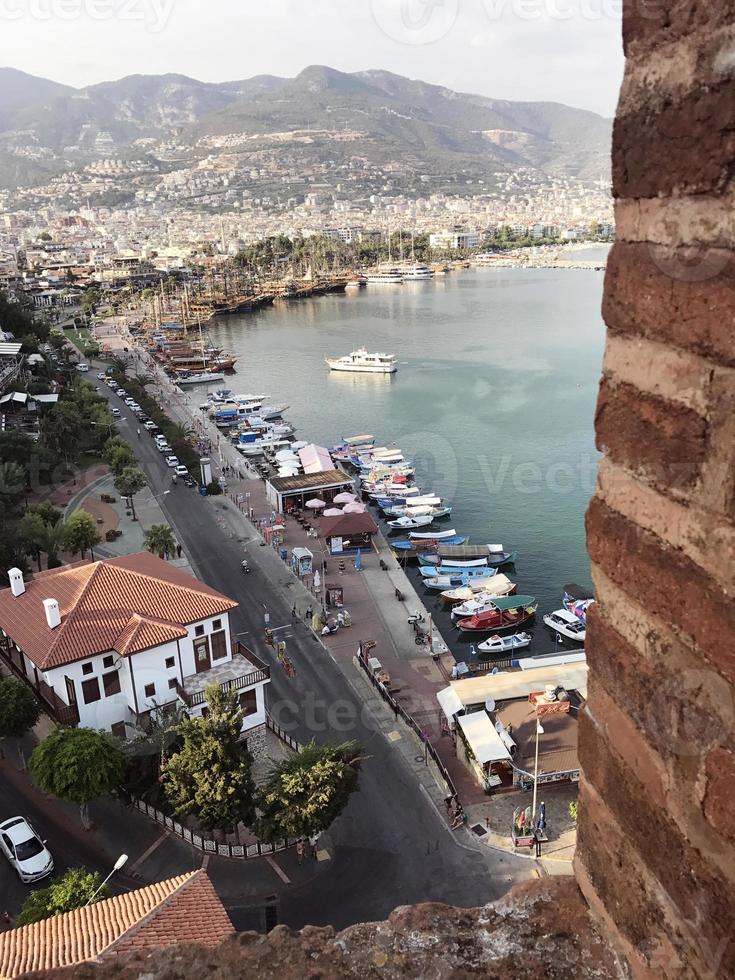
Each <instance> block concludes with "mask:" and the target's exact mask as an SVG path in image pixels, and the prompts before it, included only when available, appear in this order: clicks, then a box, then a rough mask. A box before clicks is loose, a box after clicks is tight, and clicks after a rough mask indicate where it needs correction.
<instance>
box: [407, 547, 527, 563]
mask: <svg viewBox="0 0 735 980" xmlns="http://www.w3.org/2000/svg"><path fill="white" fill-rule="evenodd" d="M517 557H518V552H517V551H510V552H508V551H503V546H502V545H496V544H470V545H440V546H439V548H437V550H436V553H435V554H425V555H419V563H420V564H421V565H441V564H443V563H444V562H445V561H451V560H457V561H464V560H467V561H470V560H472V559H477V558H484V559H485V560H486V562H487V564H488V565H490V566H491V567H493V568H500V566H501V565H511V564H512V563H513V562H514V561H515V560H516V558H517Z"/></svg>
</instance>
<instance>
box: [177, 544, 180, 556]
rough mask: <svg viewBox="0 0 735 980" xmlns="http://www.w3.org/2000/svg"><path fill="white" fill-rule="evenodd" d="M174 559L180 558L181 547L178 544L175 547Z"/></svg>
mask: <svg viewBox="0 0 735 980" xmlns="http://www.w3.org/2000/svg"><path fill="white" fill-rule="evenodd" d="M176 557H177V558H181V545H180V544H177V545H176Z"/></svg>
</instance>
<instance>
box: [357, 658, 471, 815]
mask: <svg viewBox="0 0 735 980" xmlns="http://www.w3.org/2000/svg"><path fill="white" fill-rule="evenodd" d="M355 659H356V660H357V662H358V664H359V665H360V667H362V669H363V671H364V672H365V675H366V676H367V678H368V680H369V681H370V683H371V684H372V685H373V687H374V688H375V690H376V691H377V692H378V694H380V696H381V697H382V699H383V700H384V701H385V703H386V704H387V705H388V706H389V707H390V708H391V709H392V711H393V712H394V714H395V715H396V717H398V715H400V716H401V718H402V719H403V720H404V721H405V723H406V724H407V725H408V727H409V728H411V729H412V730H413V731H414V732H415V733H416V735H418V737H419V739H420V740H421V742H422V744H423V745H424V749H425V751H426V754H427V756H428V757H429V758H430V759H431V760H432V762H433V763H434V764H435V766H436V768H437V769H438V770H439V775H440V776H441V778H442V779H443V780H444V783H445V785H446V787H447V796H448V797H451V798H452V799H456V800H458V799H459V794H458V793H457V788H456V787H455V785H454V781H453V780H452V777H451V776H450V775H449V772H448V770H447V767H446V766H445V765H444V763H443V762H442V760H441V758H440V757H439V753H438V752H437V751H436V749H435V748H434V746H433V745H432V744H431V742H430V741H429V737H428V735H427V734H426V732H424V730H423V729H422V728H421V726H420V725H419V723H418V722H417V721H416V719H415V718H413V717H412V716H411V715H410V714H409V713H408V712H407V711H406V709H405V708H404V707H403V706H402V705H400V704H399V703H398V701H396V699H395V698H394V697H393V696H392V695H391V693H390V692H389V691H388V689H387V688H386V686H385V684H382V683H381V682H380V681H379V680H378V678H377V677H376V676H375V675H374V674H373V672H372V671H371V670H370V668H369V667H368V665H367V663H366V662H365V661H364V660H363V658H362V657H360V656H358V657H356V658H355Z"/></svg>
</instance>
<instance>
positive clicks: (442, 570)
mask: <svg viewBox="0 0 735 980" xmlns="http://www.w3.org/2000/svg"><path fill="white" fill-rule="evenodd" d="M437 547H438V545H437ZM489 567H490V566H489V565H488V563H487V559H485V558H476V559H475V560H474V561H443V562H442V563H441V565H422V566H421V568H419V574H420V575H423V576H424V577H425V578H431V576H432V575H436V574H437V573H439V574H447V575H453V574H454V573H455V572H466V571H473V570H475V569H478V568H489Z"/></svg>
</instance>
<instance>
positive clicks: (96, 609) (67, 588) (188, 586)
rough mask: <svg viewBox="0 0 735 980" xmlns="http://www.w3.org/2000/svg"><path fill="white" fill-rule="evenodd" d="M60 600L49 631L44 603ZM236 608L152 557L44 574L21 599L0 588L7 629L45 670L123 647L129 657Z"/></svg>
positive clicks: (0, 612) (1, 618)
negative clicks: (53, 626)
mask: <svg viewBox="0 0 735 980" xmlns="http://www.w3.org/2000/svg"><path fill="white" fill-rule="evenodd" d="M49 598H53V599H56V600H57V601H58V603H59V608H60V610H61V625H60V626H58V627H57V628H56V629H54V630H52V629H49V626H48V624H47V622H46V613H45V611H44V608H43V600H44V599H49ZM236 607H237V603H236V602H233V600H232V599H228V598H227V597H226V596H223V595H222V594H221V593H219V592H217V591H215V590H214V589H211V588H210V587H209V586H208V585H204V584H203V583H202V582H199V581H197V579H195V578H192V577H191V576H190V575H186V574H185V573H183V572H180V571H179V570H178V569H176V568H172V567H171V565H170V564H169V563H168V562H165V561H163V559H161V558H158V557H156V556H155V555H151V554H148V553H147V552H144V553H141V554H137V555H126V556H125V557H123V558H113V559H110V560H108V561H97V562H77V563H76V564H74V565H66V566H64V567H63V568H59V569H53V570H52V571H47V572H42V573H41V574H40V575H36V576H34V577H33V578H32V579H31V580H30V581H28V582H27V583H26V591H25V593H24V594H23V595H21V596H18V597H17V598H15V597H14V596H13V594H12V593H11V591H10V589H3V590H2V591H0V627H2V628H3V629H4V630H5V632H6V633H7V634H8V636H9V637H11V639H12V640H14V641H15V642H16V643H17V644H18V646H19V647H20V649H21V650H23V651H24V653H26V654H27V655H28V657H30V659H31V660H32V661H33V662H34V663H35V664H36V666H37V667H40V668H41V669H42V670H49V669H51V668H53V667H59V666H61V665H63V664H67V663H72V662H74V661H75V660H82V659H84V658H85V657H91V656H94V655H95V654H98V653H105V652H107V651H109V650H117V651H118V653H120V654H121V655H122V656H129V655H130V654H132V653H137V652H138V651H140V650H146V649H148V648H149V647H153V646H158V645H159V644H161V643H166V642H169V641H170V640H175V639H176V638H177V637H182V636H185V635H186V631H185V630H184V629H183V626H184V625H186V624H188V623H193V622H196V621H197V620H200V619H206V618H208V617H211V616H216V615H218V614H220V613H225V612H228V611H229V610H231V609H235V608H236Z"/></svg>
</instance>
